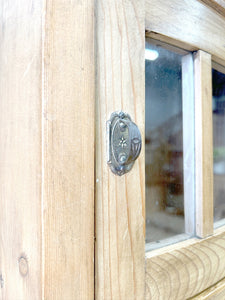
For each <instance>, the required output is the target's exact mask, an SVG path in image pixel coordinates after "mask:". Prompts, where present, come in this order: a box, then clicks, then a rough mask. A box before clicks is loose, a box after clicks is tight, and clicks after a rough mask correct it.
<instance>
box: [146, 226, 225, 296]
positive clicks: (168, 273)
mask: <svg viewBox="0 0 225 300" xmlns="http://www.w3.org/2000/svg"><path fill="white" fill-rule="evenodd" d="M224 229H225V228H224V227H223V228H220V229H219V230H217V231H216V232H215V234H214V235H213V236H211V237H208V238H206V239H204V240H201V239H191V240H187V241H184V242H180V243H178V244H175V245H171V246H169V247H166V248H164V249H160V250H156V251H152V252H149V253H147V254H146V279H145V280H146V299H162V300H167V299H168V300H173V299H174V300H179V299H181V300H183V299H188V298H190V297H193V296H195V295H197V294H198V293H200V292H202V291H204V290H205V289H207V288H208V287H210V286H212V285H214V284H216V283H217V282H218V281H219V280H221V279H223V278H224V277H225V268H224V263H223V262H224V257H225V233H224ZM222 299H223V298H222Z"/></svg>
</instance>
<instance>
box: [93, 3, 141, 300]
mask: <svg viewBox="0 0 225 300" xmlns="http://www.w3.org/2000/svg"><path fill="white" fill-rule="evenodd" d="M144 30H145V28H144V1H143V0H141V1H135V0H129V1H123V0H119V1H111V0H106V1H96V74H97V77H96V102H97V109H96V115H97V116H96V118H97V120H96V256H95V259H96V260H95V261H96V263H95V266H96V267H95V270H96V274H95V297H96V299H99V300H100V299H144V288H145V280H144V257H145V255H144V245H145V240H144V223H145V222H144V220H145V203H144V202H145V175H144V174H145V165H144V105H145V97H144V49H145V39H144ZM119 110H124V111H125V112H127V113H129V114H130V116H131V117H132V119H133V120H134V122H135V123H136V124H137V125H138V127H139V129H140V131H141V134H142V139H143V148H142V153H141V155H140V157H139V158H138V160H137V161H136V162H135V165H134V167H133V169H132V170H131V172H130V173H128V174H126V175H123V176H121V177H119V176H116V175H114V174H113V173H112V172H111V171H110V169H109V168H108V166H107V154H106V122H107V120H108V119H109V118H110V115H111V113H113V112H114V111H119Z"/></svg>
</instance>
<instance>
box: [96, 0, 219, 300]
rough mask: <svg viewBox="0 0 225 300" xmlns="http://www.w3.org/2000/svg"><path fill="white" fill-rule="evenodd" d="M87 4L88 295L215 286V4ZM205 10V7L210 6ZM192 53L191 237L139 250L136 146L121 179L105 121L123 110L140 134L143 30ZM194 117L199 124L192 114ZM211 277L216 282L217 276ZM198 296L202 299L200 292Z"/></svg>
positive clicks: (181, 294) (140, 183) (188, 292)
mask: <svg viewBox="0 0 225 300" xmlns="http://www.w3.org/2000/svg"><path fill="white" fill-rule="evenodd" d="M204 2H207V3H206V4H205V3H203V2H202V1H198V0H190V1H181V0H172V1H169V2H168V1H163V0H151V1H150V0H146V1H144V0H140V1H134V0H129V1H122V0H121V1H111V0H106V1H104V2H103V1H97V3H96V8H95V9H96V14H95V16H96V28H95V30H96V165H95V166H96V173H95V174H96V175H95V179H96V182H95V185H96V192H95V216H96V220H95V236H96V242H95V297H96V299H163V300H165V299H170V300H171V299H176V300H177V299H188V298H191V297H194V296H196V295H198V294H199V293H201V292H202V291H204V290H206V289H208V288H210V287H211V286H213V285H215V284H216V283H217V286H215V287H214V288H213V291H212V290H209V291H207V292H205V295H206V296H205V297H206V298H204V299H210V297H211V296H210V295H213V294H214V296H215V297H217V299H221V298H218V297H220V296H221V295H223V293H224V292H223V290H224V282H223V281H221V282H219V281H220V280H222V279H223V278H224V277H225V268H224V264H225V259H224V257H225V256H224V254H225V227H220V228H219V229H217V230H214V228H213V155H212V116H211V114H212V106H211V105H212V104H211V98H212V87H211V80H212V78H211V70H212V69H211V68H212V61H213V62H216V63H219V64H220V65H221V66H225V48H224V45H225V34H224V30H225V29H224V28H225V17H224V7H225V5H224V2H223V1H220V5H219V4H218V3H219V1H204ZM212 7H213V8H212ZM146 35H147V36H150V37H153V38H154V39H157V40H159V41H161V42H163V43H167V44H169V45H173V46H177V47H179V48H181V49H185V50H188V51H190V52H195V55H194V57H195V58H194V77H195V83H194V85H195V107H194V110H195V112H194V113H195V116H197V117H196V119H195V132H194V138H195V150H194V149H193V151H195V175H194V180H195V186H196V190H195V198H194V202H193V203H194V215H195V222H194V223H195V224H194V226H195V228H194V232H195V236H196V237H193V238H189V239H187V240H185V241H183V242H179V243H176V244H174V245H169V246H167V247H164V248H161V249H158V250H154V251H147V252H145V155H144V153H145V149H144V148H145V147H144V145H143V149H142V153H141V155H140V157H139V158H138V160H137V161H136V162H135V165H134V167H133V169H132V170H131V171H130V172H129V173H127V174H126V175H123V176H121V177H119V176H116V175H114V174H113V173H112V172H111V171H110V169H109V168H108V166H107V150H106V149H107V148H106V140H107V138H106V122H107V120H108V119H109V118H110V115H111V113H113V112H114V111H120V110H123V111H126V112H127V113H129V114H130V115H131V117H132V119H133V120H134V121H135V123H136V124H137V125H138V127H139V129H140V131H141V134H142V140H143V143H144V141H145V133H144V126H145V92H144V91H145V68H144V63H145V36H146ZM199 120H200V121H199ZM218 282H219V283H218ZM207 297H208V298H207Z"/></svg>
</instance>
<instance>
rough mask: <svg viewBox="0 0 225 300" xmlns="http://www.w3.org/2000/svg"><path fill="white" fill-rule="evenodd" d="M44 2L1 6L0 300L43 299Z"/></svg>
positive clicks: (27, 0) (6, 1)
mask: <svg viewBox="0 0 225 300" xmlns="http://www.w3.org/2000/svg"><path fill="white" fill-rule="evenodd" d="M41 21H42V1H35V2H34V1H30V0H22V1H13V0H4V1H1V8H0V28H1V29H0V140H1V143H0V299H1V300H3V299H4V300H26V299H27V300H28V299H33V300H39V299H41V181H42V166H41V84H42V83H41V47H42V45H41V27H42V25H41Z"/></svg>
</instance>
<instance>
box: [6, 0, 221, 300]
mask: <svg viewBox="0 0 225 300" xmlns="http://www.w3.org/2000/svg"><path fill="white" fill-rule="evenodd" d="M0 24H1V26H0V28H1V29H0V141H1V144H0V160H1V163H0V195H1V196H0V229H1V233H0V299H1V300H25V299H46V300H47V299H54V300H56V299H60V300H61V299H66V300H70V299H71V300H72V299H77V300H85V299H99V300H100V299H105V300H108V299H115V300H117V299H121V300H123V299H138V300H139V299H153V300H155V299H163V300H166V299H170V300H171V299H176V300H177V299H188V298H194V299H223V298H224V297H225V296H224V295H225V283H224V278H225V267H224V266H225V227H224V226H221V227H220V228H218V229H214V224H213V153H212V152H213V150H212V146H213V144H212V123H213V121H212V103H211V95H212V86H211V84H212V77H211V68H212V63H213V64H214V65H215V64H217V67H219V68H222V70H224V67H225V2H224V0H203V1H200V0H199V1H198V0H188V1H187V0H185V1H183V0H171V1H164V0H138V1H136V0H104V1H100V0H96V1H93V0H85V1H75V0H54V1H53V0H45V1H44V0H40V1H30V0H22V1H13V0H2V3H1V10H0ZM146 37H151V38H153V39H155V40H157V41H159V42H160V43H162V44H166V45H169V46H172V47H173V46H176V47H178V48H179V49H181V50H182V51H183V50H185V51H189V52H192V53H194V78H195V81H194V89H195V105H194V106H193V110H194V111H192V112H193V115H195V127H194V131H193V140H194V143H195V147H194V146H193V151H194V158H195V163H194V174H195V175H193V176H192V177H191V179H192V181H193V182H194V183H195V187H196V188H195V193H194V195H195V196H194V198H193V197H192V194H193V193H189V196H188V197H187V198H189V200H188V201H186V204H185V211H186V219H187V220H188V224H189V225H188V226H189V227H188V228H189V229H190V231H191V232H194V237H192V238H190V237H189V238H185V239H184V240H183V241H180V242H177V243H175V244H171V245H167V246H166V247H163V248H158V249H155V250H151V251H150V250H149V249H150V248H151V247H150V248H149V247H148V246H146V245H145V145H144V143H143V148H142V152H141V155H140V157H139V158H138V160H137V161H136V163H135V165H134V167H133V169H132V171H131V172H129V173H127V174H126V175H124V176H121V177H119V176H116V175H114V174H113V173H112V172H111V171H110V169H109V167H108V166H107V150H106V149H107V147H106V140H107V138H106V122H107V120H109V118H110V115H111V113H112V112H114V111H120V110H123V111H126V112H127V113H129V114H130V115H131V117H132V119H133V120H134V122H135V123H136V124H137V125H138V127H139V129H140V131H141V134H142V140H143V141H145V38H146ZM186 67H187V68H186V70H187V69H188V66H187V65H186ZM187 72H188V71H187ZM185 74H186V73H185ZM160 192H162V193H163V191H160ZM185 193H186V194H185V195H187V193H188V187H187V186H186V191H185ZM152 194H153V195H152V197H154V192H153V193H152Z"/></svg>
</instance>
